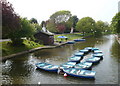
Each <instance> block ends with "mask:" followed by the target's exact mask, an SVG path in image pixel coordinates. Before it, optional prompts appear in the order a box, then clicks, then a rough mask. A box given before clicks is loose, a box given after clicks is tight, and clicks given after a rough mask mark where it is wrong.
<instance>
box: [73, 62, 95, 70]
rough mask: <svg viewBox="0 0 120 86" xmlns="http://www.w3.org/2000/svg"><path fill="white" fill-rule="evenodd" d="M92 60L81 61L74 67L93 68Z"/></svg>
mask: <svg viewBox="0 0 120 86" xmlns="http://www.w3.org/2000/svg"><path fill="white" fill-rule="evenodd" d="M92 64H93V63H92V62H81V63H78V64H76V65H75V66H74V68H78V69H91V67H92Z"/></svg>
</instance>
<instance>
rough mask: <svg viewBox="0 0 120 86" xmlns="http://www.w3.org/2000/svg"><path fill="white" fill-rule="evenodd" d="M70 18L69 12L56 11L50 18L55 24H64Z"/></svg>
mask: <svg viewBox="0 0 120 86" xmlns="http://www.w3.org/2000/svg"><path fill="white" fill-rule="evenodd" d="M70 17H71V12H70V11H66V10H61V11H57V12H55V13H54V14H52V15H51V16H50V19H51V20H53V21H54V22H55V23H56V24H57V23H61V22H66V21H67V20H68V19H69V18H70Z"/></svg>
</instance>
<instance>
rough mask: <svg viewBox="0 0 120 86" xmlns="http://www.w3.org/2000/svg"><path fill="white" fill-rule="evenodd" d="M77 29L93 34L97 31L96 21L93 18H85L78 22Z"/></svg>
mask: <svg viewBox="0 0 120 86" xmlns="http://www.w3.org/2000/svg"><path fill="white" fill-rule="evenodd" d="M76 29H77V30H78V31H80V32H83V35H84V34H85V33H91V32H92V33H93V32H94V31H95V20H93V19H92V18H91V17H84V18H82V19H80V20H79V21H78V22H77V25H76Z"/></svg>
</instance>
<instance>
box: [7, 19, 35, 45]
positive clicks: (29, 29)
mask: <svg viewBox="0 0 120 86" xmlns="http://www.w3.org/2000/svg"><path fill="white" fill-rule="evenodd" d="M20 24H21V29H20V30H17V31H16V32H15V33H12V32H11V34H10V36H9V37H10V38H11V40H12V41H13V44H14V45H19V44H22V42H23V40H22V39H21V38H24V37H26V38H27V39H29V38H33V35H34V33H35V32H36V28H35V27H34V25H33V24H31V23H30V22H29V20H27V19H26V18H21V21H20Z"/></svg>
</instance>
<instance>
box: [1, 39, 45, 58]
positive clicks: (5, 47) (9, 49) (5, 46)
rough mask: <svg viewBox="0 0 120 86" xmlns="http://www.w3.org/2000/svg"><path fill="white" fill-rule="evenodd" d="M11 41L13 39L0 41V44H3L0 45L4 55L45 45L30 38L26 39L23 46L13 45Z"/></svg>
mask: <svg viewBox="0 0 120 86" xmlns="http://www.w3.org/2000/svg"><path fill="white" fill-rule="evenodd" d="M11 43H12V41H9V42H0V44H1V45H2V47H0V49H1V50H2V56H7V55H11V54H15V53H19V52H22V51H26V50H30V49H33V48H37V47H43V45H40V44H38V43H35V42H33V41H29V40H24V41H23V44H24V45H21V46H13V45H11Z"/></svg>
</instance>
